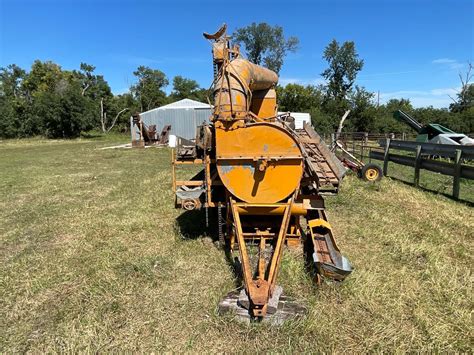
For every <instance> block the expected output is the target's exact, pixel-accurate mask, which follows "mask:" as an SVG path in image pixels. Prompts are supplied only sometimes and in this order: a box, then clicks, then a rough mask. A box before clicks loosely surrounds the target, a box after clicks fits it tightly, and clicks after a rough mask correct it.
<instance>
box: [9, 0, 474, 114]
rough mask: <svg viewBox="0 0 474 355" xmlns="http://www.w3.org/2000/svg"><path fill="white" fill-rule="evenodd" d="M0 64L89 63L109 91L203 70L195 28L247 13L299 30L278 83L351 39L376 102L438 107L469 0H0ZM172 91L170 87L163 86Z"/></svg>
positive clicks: (473, 13) (203, 47) (454, 77)
mask: <svg viewBox="0 0 474 355" xmlns="http://www.w3.org/2000/svg"><path fill="white" fill-rule="evenodd" d="M0 4H1V5H0V6H1V7H0V31H1V34H0V35H1V37H0V66H6V65H7V64H10V63H16V64H18V65H20V66H21V67H23V68H29V66H30V65H31V63H32V62H33V61H34V60H35V59H41V60H52V61H54V62H56V63H58V64H60V65H61V66H62V67H63V68H65V69H75V68H78V67H79V64H80V62H81V61H82V62H87V63H90V64H93V65H95V66H96V67H97V69H96V72H97V73H99V74H102V75H104V76H105V78H106V80H107V81H108V82H109V84H110V86H111V87H112V89H113V91H114V92H115V93H121V92H125V91H126V90H127V88H128V87H129V86H130V85H131V84H133V82H134V76H133V71H134V70H135V69H136V67H137V66H139V65H147V66H150V67H153V68H157V69H160V70H162V71H163V72H165V73H166V75H167V76H168V78H169V79H170V81H171V79H172V77H173V76H175V75H183V76H185V77H188V78H191V79H195V80H197V81H198V82H199V83H200V85H201V86H202V87H206V88H207V87H208V86H209V84H210V80H211V77H212V66H211V54H210V45H209V43H208V42H207V41H205V40H204V39H203V37H202V32H203V31H208V32H213V31H215V30H217V28H218V27H219V26H220V25H221V24H222V23H223V22H226V23H227V24H228V26H229V30H230V31H229V32H232V30H233V29H235V28H237V27H242V26H245V25H248V24H250V23H251V22H268V23H270V24H272V25H275V24H277V25H280V26H283V28H284V30H285V34H286V35H292V36H297V37H298V38H299V39H300V49H299V50H298V52H297V53H295V54H290V55H289V56H288V57H287V59H286V61H285V65H284V67H283V69H282V71H281V73H280V83H282V84H286V83H290V82H297V83H301V84H314V83H320V82H321V77H320V73H321V72H322V71H323V70H324V68H325V66H326V63H325V62H324V60H323V59H322V58H321V56H322V52H323V49H324V47H325V46H326V45H327V44H328V43H329V42H330V41H331V40H332V39H333V38H335V39H337V40H338V41H346V40H351V41H355V43H356V48H357V51H358V53H359V54H360V57H361V58H363V59H364V61H365V65H364V68H363V70H362V72H361V73H360V74H359V77H358V80H357V84H358V85H361V86H365V87H366V88H367V89H368V90H371V91H374V92H377V91H380V97H381V101H382V102H384V101H386V100H388V99H390V98H400V97H405V98H410V99H411V100H412V102H413V104H414V105H415V106H425V105H433V106H435V107H446V106H448V105H449V103H450V102H451V100H450V99H449V97H448V94H451V95H454V94H455V90H456V88H458V87H459V85H460V82H459V78H458V73H459V72H460V71H461V72H462V71H463V70H464V69H465V67H466V63H467V61H472V62H474V60H473V59H474V49H473V46H474V25H473V18H474V0H445V1H436V0H432V1H428V0H400V1H395V0H377V1H376V0H359V1H356V0H332V1H329V0H327V1H309V0H307V1H303V0H292V1H279V0H274V1H266V0H261V1H257V0H254V1H248V0H241V1H235V0H234V1H219V2H218V1H211V0H207V1H206V0H204V1H197V0H196V1H178V0H175V1H158V0H155V1H151V0H149V1H142V0H136V1H132V0H127V1H126V0H114V1H110V0H95V1H93V0H83V1H79V0H61V1H60V0H0ZM167 90H168V91H170V90H171V87H169V88H168V89H167Z"/></svg>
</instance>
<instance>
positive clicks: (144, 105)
mask: <svg viewBox="0 0 474 355" xmlns="http://www.w3.org/2000/svg"><path fill="white" fill-rule="evenodd" d="M133 75H135V76H136V77H137V79H138V82H137V83H136V84H135V85H133V86H132V87H131V92H132V94H133V96H134V97H135V99H136V100H137V101H138V102H139V103H140V110H141V111H142V112H143V111H148V110H151V109H152V108H155V107H159V106H161V105H163V104H165V103H166V102H167V97H166V93H165V92H164V91H163V88H164V87H165V86H167V85H168V84H169V82H168V79H167V78H166V75H165V73H163V72H162V71H160V70H158V69H151V68H149V67H145V66H143V65H142V66H139V67H138V68H137V70H136V71H134V72H133Z"/></svg>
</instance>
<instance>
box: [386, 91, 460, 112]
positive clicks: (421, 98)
mask: <svg viewBox="0 0 474 355" xmlns="http://www.w3.org/2000/svg"><path fill="white" fill-rule="evenodd" d="M458 91H459V88H457V89H454V88H438V89H431V90H426V91H423V90H400V91H393V92H383V93H380V100H381V101H382V102H387V101H389V100H390V99H401V98H404V99H410V102H411V103H412V105H413V106H414V107H426V106H433V107H435V108H442V107H448V106H449V104H450V103H452V100H451V98H450V97H449V96H451V97H454V96H455V95H456V94H457V93H458Z"/></svg>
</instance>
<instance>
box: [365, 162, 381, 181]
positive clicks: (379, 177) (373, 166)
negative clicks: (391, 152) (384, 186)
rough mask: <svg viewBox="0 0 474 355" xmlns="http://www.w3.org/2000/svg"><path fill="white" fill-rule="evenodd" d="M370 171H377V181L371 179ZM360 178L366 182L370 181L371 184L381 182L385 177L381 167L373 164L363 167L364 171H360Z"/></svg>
mask: <svg viewBox="0 0 474 355" xmlns="http://www.w3.org/2000/svg"><path fill="white" fill-rule="evenodd" d="M370 170H377V177H376V178H375V179H370V178H369V177H368V176H367V172H368V171H370ZM360 177H361V178H362V180H364V181H370V182H374V181H380V180H381V179H382V177H383V172H382V168H381V167H380V166H378V165H377V164H373V163H370V164H365V165H364V166H363V167H362V170H361V171H360Z"/></svg>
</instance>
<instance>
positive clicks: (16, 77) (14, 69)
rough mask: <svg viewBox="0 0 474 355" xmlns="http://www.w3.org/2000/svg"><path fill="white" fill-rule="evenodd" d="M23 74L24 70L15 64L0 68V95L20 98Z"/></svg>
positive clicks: (24, 74)
mask: <svg viewBox="0 0 474 355" xmlns="http://www.w3.org/2000/svg"><path fill="white" fill-rule="evenodd" d="M25 76H26V72H25V71H24V70H23V69H21V68H20V67H19V66H17V65H16V64H10V65H8V66H7V67H6V68H0V95H2V96H7V97H14V98H15V99H18V98H20V95H21V82H22V80H23V79H24V78H25Z"/></svg>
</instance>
